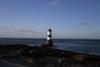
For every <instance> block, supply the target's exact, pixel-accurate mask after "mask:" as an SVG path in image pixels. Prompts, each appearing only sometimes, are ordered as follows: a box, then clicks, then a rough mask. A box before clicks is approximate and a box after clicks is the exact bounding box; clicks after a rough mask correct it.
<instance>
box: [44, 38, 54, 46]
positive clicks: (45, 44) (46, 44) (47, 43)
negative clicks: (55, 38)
mask: <svg viewBox="0 0 100 67" xmlns="http://www.w3.org/2000/svg"><path fill="white" fill-rule="evenodd" d="M53 46H54V45H53V43H52V40H48V41H47V42H45V43H44V44H42V47H53Z"/></svg>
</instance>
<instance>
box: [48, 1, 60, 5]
mask: <svg viewBox="0 0 100 67" xmlns="http://www.w3.org/2000/svg"><path fill="white" fill-rule="evenodd" d="M58 2H59V0H52V2H50V5H51V6H54V5H57V4H58Z"/></svg>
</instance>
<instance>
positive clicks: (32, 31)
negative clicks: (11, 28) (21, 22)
mask: <svg viewBox="0 0 100 67" xmlns="http://www.w3.org/2000/svg"><path fill="white" fill-rule="evenodd" d="M15 31H16V32H17V33H32V34H33V33H34V34H36V33H39V32H37V31H34V30H31V29H25V28H17V29H16V30H15Z"/></svg>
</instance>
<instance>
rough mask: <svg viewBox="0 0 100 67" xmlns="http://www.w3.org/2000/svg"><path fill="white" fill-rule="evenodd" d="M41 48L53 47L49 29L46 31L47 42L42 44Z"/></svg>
mask: <svg viewBox="0 0 100 67" xmlns="http://www.w3.org/2000/svg"><path fill="white" fill-rule="evenodd" d="M42 46H44V47H53V42H52V30H51V28H49V29H48V31H47V40H46V42H45V43H44V44H42Z"/></svg>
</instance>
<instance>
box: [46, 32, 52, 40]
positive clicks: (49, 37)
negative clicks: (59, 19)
mask: <svg viewBox="0 0 100 67" xmlns="http://www.w3.org/2000/svg"><path fill="white" fill-rule="evenodd" d="M47 40H51V31H48V32H47Z"/></svg>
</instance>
